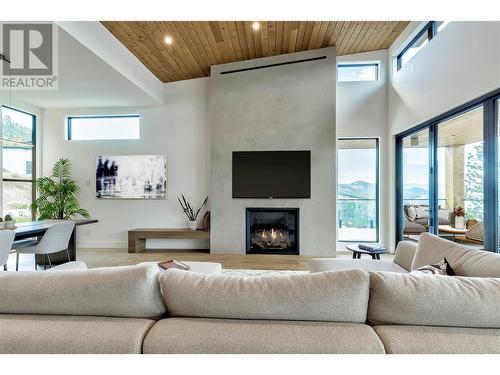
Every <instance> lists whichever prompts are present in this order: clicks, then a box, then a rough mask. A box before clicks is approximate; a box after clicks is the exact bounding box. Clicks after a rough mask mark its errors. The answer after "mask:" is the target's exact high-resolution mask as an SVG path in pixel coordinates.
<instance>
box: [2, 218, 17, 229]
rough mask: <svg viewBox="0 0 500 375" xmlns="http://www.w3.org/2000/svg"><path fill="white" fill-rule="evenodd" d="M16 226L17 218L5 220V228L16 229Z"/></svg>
mask: <svg viewBox="0 0 500 375" xmlns="http://www.w3.org/2000/svg"><path fill="white" fill-rule="evenodd" d="M15 228H16V221H15V220H11V221H6V222H5V229H15Z"/></svg>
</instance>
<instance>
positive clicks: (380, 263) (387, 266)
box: [309, 258, 408, 273]
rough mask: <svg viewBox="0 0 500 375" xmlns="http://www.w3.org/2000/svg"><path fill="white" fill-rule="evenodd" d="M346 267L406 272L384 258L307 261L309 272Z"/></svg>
mask: <svg viewBox="0 0 500 375" xmlns="http://www.w3.org/2000/svg"><path fill="white" fill-rule="evenodd" d="M347 269H361V270H365V271H388V272H403V273H406V272H408V271H406V270H405V269H404V268H402V267H401V266H399V265H397V264H396V263H393V262H386V261H384V260H374V259H336V258H314V259H311V260H310V261H309V271H310V272H325V271H339V270H347Z"/></svg>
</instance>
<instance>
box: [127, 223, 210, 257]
mask: <svg viewBox="0 0 500 375" xmlns="http://www.w3.org/2000/svg"><path fill="white" fill-rule="evenodd" d="M146 239H194V240H209V239H210V232H206V231H204V230H191V229H188V228H176V229H173V228H168V229H166V228H138V229H134V230H129V231H128V252H129V253H140V252H142V251H144V250H145V249H146Z"/></svg>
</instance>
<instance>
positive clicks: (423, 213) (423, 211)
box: [415, 206, 429, 219]
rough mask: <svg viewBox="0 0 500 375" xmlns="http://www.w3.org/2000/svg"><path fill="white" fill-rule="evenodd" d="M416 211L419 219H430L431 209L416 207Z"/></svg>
mask: <svg viewBox="0 0 500 375" xmlns="http://www.w3.org/2000/svg"><path fill="white" fill-rule="evenodd" d="M415 211H416V218H417V219H423V218H427V217H429V207H427V206H415Z"/></svg>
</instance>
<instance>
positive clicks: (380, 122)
mask: <svg viewBox="0 0 500 375" xmlns="http://www.w3.org/2000/svg"><path fill="white" fill-rule="evenodd" d="M347 62H349V63H356V62H358V63H359V62H378V63H379V64H380V74H379V80H378V81H368V82H337V137H338V138H342V137H351V138H355V137H358V138H366V137H371V138H373V137H374V138H379V148H380V171H379V183H380V197H379V205H380V220H379V227H380V229H379V230H380V241H379V242H380V243H381V244H385V243H386V242H387V238H388V237H387V236H388V232H389V227H388V225H387V222H388V220H389V218H388V215H389V212H388V210H387V192H388V190H389V186H388V184H387V160H388V154H389V153H388V152H387V151H388V150H387V148H388V143H389V142H388V140H387V50H380V51H373V52H365V53H357V54H353V55H344V56H338V57H337V64H339V63H347Z"/></svg>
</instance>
